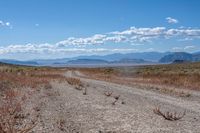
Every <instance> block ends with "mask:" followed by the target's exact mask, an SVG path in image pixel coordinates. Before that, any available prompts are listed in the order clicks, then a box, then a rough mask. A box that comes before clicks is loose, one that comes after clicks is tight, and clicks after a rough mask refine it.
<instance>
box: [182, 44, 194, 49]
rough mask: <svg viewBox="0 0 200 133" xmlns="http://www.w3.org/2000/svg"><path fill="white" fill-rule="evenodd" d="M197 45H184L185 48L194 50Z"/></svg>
mask: <svg viewBox="0 0 200 133" xmlns="http://www.w3.org/2000/svg"><path fill="white" fill-rule="evenodd" d="M195 48H196V47H195V46H194V45H189V46H185V47H184V50H193V49H195Z"/></svg>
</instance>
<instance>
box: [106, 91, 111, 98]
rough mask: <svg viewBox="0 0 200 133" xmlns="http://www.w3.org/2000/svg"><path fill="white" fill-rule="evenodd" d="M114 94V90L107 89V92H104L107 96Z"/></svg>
mask: <svg viewBox="0 0 200 133" xmlns="http://www.w3.org/2000/svg"><path fill="white" fill-rule="evenodd" d="M112 94H113V92H112V91H106V92H104V95H105V96H107V97H110V96H111V95H112Z"/></svg>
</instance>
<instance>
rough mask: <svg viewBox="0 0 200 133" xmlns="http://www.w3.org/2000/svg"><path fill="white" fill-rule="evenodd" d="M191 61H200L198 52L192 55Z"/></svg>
mask: <svg viewBox="0 0 200 133" xmlns="http://www.w3.org/2000/svg"><path fill="white" fill-rule="evenodd" d="M193 61H200V52H197V53H194V54H193Z"/></svg>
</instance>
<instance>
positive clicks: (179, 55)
mask: <svg viewBox="0 0 200 133" xmlns="http://www.w3.org/2000/svg"><path fill="white" fill-rule="evenodd" d="M193 59H194V57H193V54H189V53H186V52H174V53H171V54H168V55H165V56H164V57H162V58H161V59H160V60H159V62H161V63H170V62H174V61H175V60H182V61H193Z"/></svg>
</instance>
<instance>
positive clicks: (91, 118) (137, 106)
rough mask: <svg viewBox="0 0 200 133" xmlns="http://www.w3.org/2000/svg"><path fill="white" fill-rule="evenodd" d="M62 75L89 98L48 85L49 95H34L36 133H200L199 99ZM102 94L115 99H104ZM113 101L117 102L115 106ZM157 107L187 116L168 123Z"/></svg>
mask: <svg viewBox="0 0 200 133" xmlns="http://www.w3.org/2000/svg"><path fill="white" fill-rule="evenodd" d="M64 75H65V76H66V77H76V78H77V77H78V78H80V80H81V81H82V82H83V83H84V87H85V88H87V94H86V95H83V92H84V89H83V90H77V89H75V87H74V86H71V85H69V84H67V83H60V82H52V83H51V85H52V88H51V89H47V90H43V91H42V92H38V93H40V95H41V96H40V98H39V96H38V98H37V99H38V100H37V102H38V103H40V104H39V105H40V106H39V108H40V116H39V121H40V124H39V125H37V127H36V128H35V132H37V133H40V132H41V133H46V132H48V133H51V132H52V133H62V132H66V133H78V132H80V133H200V98H195V99H192V100H191V99H189V98H180V97H172V96H168V95H164V94H159V93H156V92H152V91H147V90H142V89H139V88H134V87H128V86H125V85H119V84H114V83H108V82H105V81H98V80H93V79H86V78H83V77H84V75H82V74H81V73H79V72H78V71H73V72H72V71H68V72H66V73H64ZM105 92H113V93H112V95H111V96H106V95H105V94H104V93H105ZM43 95H44V96H43ZM116 97H118V98H119V99H118V100H117V101H116V103H115V105H113V104H112V103H113V102H114V101H115V100H116V99H115V98H116ZM155 107H160V109H161V110H162V111H163V112H166V111H170V112H177V113H179V112H180V113H182V112H184V111H186V115H185V116H184V117H183V118H182V119H181V120H178V121H168V120H165V119H164V118H163V117H161V116H159V115H156V114H154V112H153V109H155Z"/></svg>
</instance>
